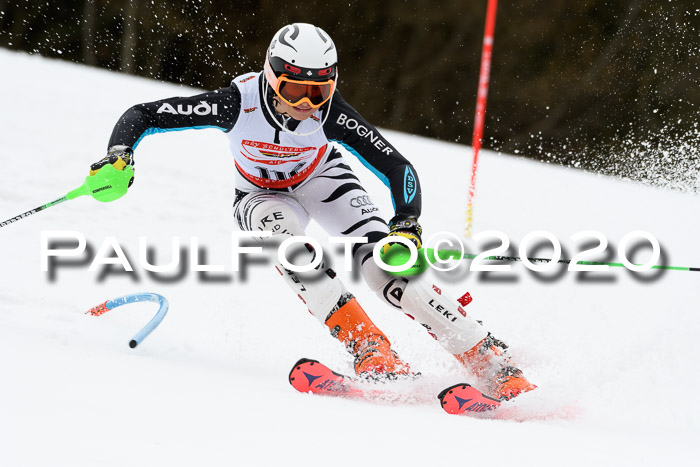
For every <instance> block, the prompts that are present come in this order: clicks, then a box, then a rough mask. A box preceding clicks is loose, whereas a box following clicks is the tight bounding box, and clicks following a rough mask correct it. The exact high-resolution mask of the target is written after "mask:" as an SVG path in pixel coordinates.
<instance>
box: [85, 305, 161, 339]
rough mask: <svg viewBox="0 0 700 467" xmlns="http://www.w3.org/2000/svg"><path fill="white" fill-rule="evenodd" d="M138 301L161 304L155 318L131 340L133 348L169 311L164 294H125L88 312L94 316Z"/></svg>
mask: <svg viewBox="0 0 700 467" xmlns="http://www.w3.org/2000/svg"><path fill="white" fill-rule="evenodd" d="M136 302H154V303H158V304H159V308H158V312H157V313H156V314H155V316H154V317H153V318H151V320H150V321H149V322H148V323H147V324H146V325H145V326H144V327H143V329H141V330H140V331H139V332H138V333H137V334H136V335H135V336H134V337H133V339H131V341H129V347H131V348H132V349H133V348H134V347H136V346H137V345H139V344H140V343H141V342H143V340H144V339H145V338H146V337H148V335H149V334H150V333H151V332H153V330H154V329H155V328H157V327H158V325H159V324H160V322H161V321H163V318H165V315H166V314H167V313H168V306H169V304H168V300H166V298H165V297H163V296H162V295H159V294H157V293H135V294H130V295H124V296H123V297H119V298H115V299H114V300H107V301H106V302H104V303H101V304H100V305H97V306H95V307H93V308H91V309H89V310H88V311H87V312H86V314H88V313H89V314H91V315H92V316H100V315H102V314H104V313H107V312H108V311H109V310H113V309H114V308H117V307H120V306H123V305H128V304H130V303H136Z"/></svg>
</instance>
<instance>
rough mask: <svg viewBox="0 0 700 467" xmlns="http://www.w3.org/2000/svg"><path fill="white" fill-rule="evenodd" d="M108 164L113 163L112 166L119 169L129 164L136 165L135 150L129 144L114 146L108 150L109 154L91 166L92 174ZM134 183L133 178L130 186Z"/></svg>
mask: <svg viewBox="0 0 700 467" xmlns="http://www.w3.org/2000/svg"><path fill="white" fill-rule="evenodd" d="M107 164H112V166H113V167H114V168H115V169H117V170H124V167H126V166H127V165H130V166H132V167H133V166H134V151H132V149H131V148H130V147H129V146H122V145H117V146H112V147H111V148H109V149H108V150H107V156H105V157H104V158H102V159H100V160H99V161H97V162H95V163H94V164H92V165H91V166H90V175H95V174H96V173H97V171H98V170H100V169H101V168H102V167H104V166H105V165H107ZM133 183H134V179H133V178H132V179H131V181H130V182H129V187H131V185H132V184H133Z"/></svg>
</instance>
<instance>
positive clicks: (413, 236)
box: [382, 215, 423, 253]
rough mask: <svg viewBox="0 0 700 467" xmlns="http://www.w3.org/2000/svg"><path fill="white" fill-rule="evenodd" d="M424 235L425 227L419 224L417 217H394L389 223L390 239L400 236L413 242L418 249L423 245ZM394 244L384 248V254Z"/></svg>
mask: <svg viewBox="0 0 700 467" xmlns="http://www.w3.org/2000/svg"><path fill="white" fill-rule="evenodd" d="M422 233H423V227H421V226H420V224H419V223H418V219H416V218H415V217H402V216H398V215H397V216H394V217H393V218H392V219H391V221H389V235H388V236H389V237H392V236H400V237H404V238H407V239H409V240H410V241H412V242H413V243H414V244H415V245H416V248H420V247H421V245H422V241H421V234H422ZM392 244H393V243H391V242H390V243H387V244H386V245H384V247H383V248H382V250H383V252H384V253H386V252H387V251H389V248H390V247H391V245H392Z"/></svg>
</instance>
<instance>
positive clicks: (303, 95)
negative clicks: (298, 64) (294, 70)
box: [275, 75, 335, 108]
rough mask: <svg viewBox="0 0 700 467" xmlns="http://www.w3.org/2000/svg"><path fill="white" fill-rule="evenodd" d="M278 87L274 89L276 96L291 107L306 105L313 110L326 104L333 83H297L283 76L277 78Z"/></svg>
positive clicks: (330, 81) (333, 86) (331, 81)
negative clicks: (304, 103)
mask: <svg viewBox="0 0 700 467" xmlns="http://www.w3.org/2000/svg"><path fill="white" fill-rule="evenodd" d="M277 80H278V83H279V84H278V85H277V88H276V89H275V92H276V93H277V95H278V96H279V97H280V98H281V99H282V100H283V101H284V102H286V103H287V104H289V105H291V106H292V107H296V106H298V105H301V104H302V103H303V102H306V103H308V104H309V105H310V106H311V107H313V108H318V107H321V106H322V105H323V104H325V103H326V102H328V99H330V98H331V94H333V89H334V88H335V81H333V80H328V81H323V82H320V83H319V82H318V81H297V80H291V79H289V78H287V77H286V76H285V75H282V76H280V77H279V78H277Z"/></svg>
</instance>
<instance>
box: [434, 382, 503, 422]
mask: <svg viewBox="0 0 700 467" xmlns="http://www.w3.org/2000/svg"><path fill="white" fill-rule="evenodd" d="M438 399H440V403H441V404H442V408H443V410H444V411H445V412H447V413H449V414H455V415H459V414H463V413H475V412H488V411H489V410H493V409H496V408H498V407H499V406H500V405H501V402H500V401H499V400H498V399H494V398H493V397H489V396H487V395H486V394H483V393H482V392H481V391H479V390H478V389H476V388H474V387H472V386H471V385H469V384H467V383H462V384H455V385H454V386H450V387H449V388H446V389H444V390H443V391H442V392H441V393H440V394H439V395H438Z"/></svg>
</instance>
